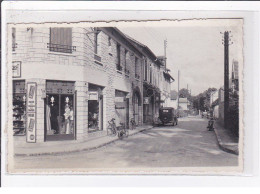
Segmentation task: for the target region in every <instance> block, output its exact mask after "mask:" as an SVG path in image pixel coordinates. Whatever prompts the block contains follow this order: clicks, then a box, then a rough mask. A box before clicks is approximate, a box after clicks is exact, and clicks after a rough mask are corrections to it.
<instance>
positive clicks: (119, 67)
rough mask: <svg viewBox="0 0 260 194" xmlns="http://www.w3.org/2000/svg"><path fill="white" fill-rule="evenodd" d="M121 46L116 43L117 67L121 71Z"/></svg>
mask: <svg viewBox="0 0 260 194" xmlns="http://www.w3.org/2000/svg"><path fill="white" fill-rule="evenodd" d="M120 55H121V46H120V45H119V44H117V45H116V59H117V61H116V69H117V70H119V71H121V70H122V66H121V63H120V62H121V57H120Z"/></svg>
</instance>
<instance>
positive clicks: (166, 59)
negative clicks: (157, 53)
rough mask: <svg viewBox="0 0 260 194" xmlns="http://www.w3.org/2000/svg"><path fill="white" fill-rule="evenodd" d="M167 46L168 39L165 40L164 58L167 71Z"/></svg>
mask: <svg viewBox="0 0 260 194" xmlns="http://www.w3.org/2000/svg"><path fill="white" fill-rule="evenodd" d="M166 48H167V39H166V40H164V58H165V62H164V68H165V71H166V61H167V57H166Z"/></svg>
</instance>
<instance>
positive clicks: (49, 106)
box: [44, 81, 76, 141]
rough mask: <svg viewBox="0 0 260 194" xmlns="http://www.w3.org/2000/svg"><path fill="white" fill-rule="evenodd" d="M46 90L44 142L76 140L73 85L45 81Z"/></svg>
mask: <svg viewBox="0 0 260 194" xmlns="http://www.w3.org/2000/svg"><path fill="white" fill-rule="evenodd" d="M51 87H52V88H51ZM46 88H47V89H46V99H45V106H44V107H45V119H44V120H45V141H56V140H74V139H76V100H75V99H76V91H75V90H74V83H73V84H71V83H69V84H68V83H67V82H65V81H56V82H55V81H50V82H48V81H47V82H46ZM65 88H67V89H65Z"/></svg>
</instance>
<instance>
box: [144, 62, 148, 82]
mask: <svg viewBox="0 0 260 194" xmlns="http://www.w3.org/2000/svg"><path fill="white" fill-rule="evenodd" d="M147 71H148V68H147V61H146V60H145V64H144V80H145V81H147Z"/></svg>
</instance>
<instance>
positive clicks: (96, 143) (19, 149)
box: [14, 125, 153, 156]
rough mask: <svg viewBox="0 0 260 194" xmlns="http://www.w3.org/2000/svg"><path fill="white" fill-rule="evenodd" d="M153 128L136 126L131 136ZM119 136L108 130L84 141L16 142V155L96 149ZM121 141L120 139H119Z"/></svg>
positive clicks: (131, 131) (130, 131) (92, 135)
mask: <svg viewBox="0 0 260 194" xmlns="http://www.w3.org/2000/svg"><path fill="white" fill-rule="evenodd" d="M151 128H153V126H151V125H144V126H140V127H136V128H135V129H134V130H129V136H132V135H135V134H137V133H139V132H142V131H144V130H148V129H151ZM118 140H119V139H118V137H117V136H115V137H111V136H107V133H106V131H104V132H102V133H99V135H96V136H95V135H94V133H93V134H91V135H89V137H87V138H86V139H85V140H84V141H83V140H82V141H75V140H70V141H55V142H54V141H50V142H41V143H36V144H33V143H28V144H26V145H23V146H20V145H19V144H15V143H14V155H15V156H36V155H53V154H63V153H71V152H79V151H89V150H94V149H97V148H100V147H103V146H105V145H108V144H110V143H113V142H115V141H118ZM119 141H120V140H119Z"/></svg>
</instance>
